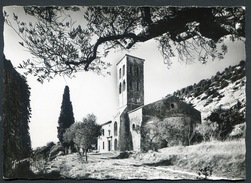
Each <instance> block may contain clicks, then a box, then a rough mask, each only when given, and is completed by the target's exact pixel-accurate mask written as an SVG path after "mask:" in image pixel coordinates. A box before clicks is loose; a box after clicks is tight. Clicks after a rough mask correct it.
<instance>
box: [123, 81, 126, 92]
mask: <svg viewBox="0 0 251 183" xmlns="http://www.w3.org/2000/svg"><path fill="white" fill-rule="evenodd" d="M125 88H126V83H125V80H124V81H123V91H125Z"/></svg>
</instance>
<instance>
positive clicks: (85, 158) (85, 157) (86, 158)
mask: <svg viewBox="0 0 251 183" xmlns="http://www.w3.org/2000/svg"><path fill="white" fill-rule="evenodd" d="M87 151H88V149H85V161H86V162H87Z"/></svg>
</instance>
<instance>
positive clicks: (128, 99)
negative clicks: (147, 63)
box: [117, 54, 144, 111]
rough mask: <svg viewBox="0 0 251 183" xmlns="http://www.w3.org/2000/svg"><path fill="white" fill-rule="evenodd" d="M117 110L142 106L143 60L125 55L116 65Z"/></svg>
mask: <svg viewBox="0 0 251 183" xmlns="http://www.w3.org/2000/svg"><path fill="white" fill-rule="evenodd" d="M117 86H118V95H119V109H121V108H125V107H127V109H128V111H130V110H133V109H135V108H137V107H140V106H142V105H144V59H141V58H137V57H134V56H131V55H127V54H126V55H125V56H124V57H123V58H122V59H121V60H120V61H119V62H118V63H117Z"/></svg>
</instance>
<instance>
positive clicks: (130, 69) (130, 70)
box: [129, 65, 133, 75]
mask: <svg viewBox="0 0 251 183" xmlns="http://www.w3.org/2000/svg"><path fill="white" fill-rule="evenodd" d="M132 69H133V68H132V65H130V66H129V72H130V74H131V75H133V72H132Z"/></svg>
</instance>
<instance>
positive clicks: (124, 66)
mask: <svg viewBox="0 0 251 183" xmlns="http://www.w3.org/2000/svg"><path fill="white" fill-rule="evenodd" d="M124 75H125V65H123V76H124Z"/></svg>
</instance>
